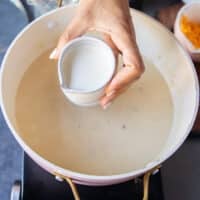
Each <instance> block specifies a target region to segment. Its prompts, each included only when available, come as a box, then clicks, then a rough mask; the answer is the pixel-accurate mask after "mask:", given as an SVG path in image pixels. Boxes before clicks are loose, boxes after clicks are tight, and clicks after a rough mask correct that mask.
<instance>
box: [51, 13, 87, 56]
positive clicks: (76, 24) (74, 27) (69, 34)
mask: <svg viewBox="0 0 200 200" xmlns="http://www.w3.org/2000/svg"><path fill="white" fill-rule="evenodd" d="M88 27H89V22H87V21H86V20H82V19H80V18H79V17H75V18H74V19H73V20H72V21H71V23H70V24H69V25H68V26H67V28H66V29H65V31H64V33H63V34H62V35H61V37H60V39H59V41H58V44H57V47H56V48H55V49H54V50H53V52H52V53H51V55H50V57H49V58H50V59H58V57H59V55H60V53H61V51H62V49H63V47H64V46H65V44H66V43H67V42H69V41H70V40H72V39H74V38H76V37H79V36H81V35H83V34H84V33H85V32H86V31H87V29H88Z"/></svg>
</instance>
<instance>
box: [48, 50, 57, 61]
mask: <svg viewBox="0 0 200 200" xmlns="http://www.w3.org/2000/svg"><path fill="white" fill-rule="evenodd" d="M56 54H57V49H56V48H55V49H54V50H53V51H52V52H51V54H50V56H49V59H55V56H56Z"/></svg>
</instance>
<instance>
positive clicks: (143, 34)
mask: <svg viewBox="0 0 200 200" xmlns="http://www.w3.org/2000/svg"><path fill="white" fill-rule="evenodd" d="M75 10H76V7H73V6H66V7H63V8H59V9H56V10H53V11H52V12H50V13H47V14H45V15H43V16H42V17H40V18H38V19H36V20H35V21H33V22H32V23H31V24H29V25H28V26H27V27H26V28H25V29H24V30H22V32H21V33H19V34H18V36H17V37H16V39H15V40H14V41H13V42H12V44H11V46H10V48H9V49H8V51H7V53H6V55H5V57H4V60H3V63H2V66H1V78H0V83H1V90H0V94H1V95H0V97H1V108H2V112H3V115H4V117H5V119H6V122H7V124H8V126H9V128H10V129H11V132H12V134H13V135H14V137H15V139H16V140H17V141H18V143H19V144H20V145H21V147H22V148H23V149H24V151H25V152H26V153H27V154H28V155H29V156H30V157H31V158H32V159H33V160H34V161H35V162H37V163H38V164H39V165H40V166H41V167H43V168H44V169H45V170H47V171H48V172H50V173H51V174H54V175H55V174H58V175H61V176H64V177H69V178H71V179H72V180H73V181H74V182H75V183H81V184H85V185H110V184H115V183H120V182H124V181H127V180H131V179H133V178H135V177H137V176H139V175H141V174H144V173H146V172H148V171H149V170H151V169H152V168H154V167H156V166H159V165H160V164H161V163H163V162H164V161H165V160H166V159H167V158H169V157H170V156H171V155H172V154H173V153H174V152H175V151H176V150H177V149H178V148H179V147H180V146H181V144H182V143H183V142H184V140H185V139H186V137H187V136H188V134H189V132H190V130H191V128H192V125H193V123H194V120H195V117H196V113H197V109H198V103H199V93H198V92H199V86H198V80H197V75H196V72H195V69H194V66H193V63H192V61H191V59H190V57H189V56H188V54H187V53H186V52H185V51H184V50H183V48H182V47H181V46H180V45H179V43H178V42H177V41H176V39H175V38H174V36H173V34H172V33H170V32H169V31H167V30H166V29H165V28H164V27H163V26H162V25H161V24H159V23H158V22H156V21H155V20H154V19H152V18H151V17H148V16H146V15H145V14H143V13H141V12H138V11H136V10H131V15H132V18H133V21H134V26H135V30H136V36H137V42H138V46H139V49H140V51H141V52H142V55H144V56H145V57H147V58H149V59H151V60H152V61H153V63H154V65H155V66H157V67H158V69H159V71H160V73H161V74H162V75H163V77H164V79H165V80H166V82H167V84H168V87H169V88H170V92H171V96H172V101H173V106H174V113H173V124H172V128H171V132H170V134H169V137H168V140H167V141H166V145H165V146H164V147H163V150H162V152H160V154H159V156H158V157H157V158H155V160H154V161H152V162H151V163H149V164H148V165H147V166H145V167H144V168H142V169H138V170H135V171H131V172H128V173H123V174H117V175H111V176H95V175H87V174H83V173H78V172H75V171H70V170H68V169H64V168H62V167H60V166H58V165H55V164H54V163H52V162H49V161H48V160H47V159H45V157H42V156H41V155H40V154H39V153H38V152H35V151H34V150H33V149H32V148H31V147H30V146H28V144H27V143H26V142H25V141H24V140H23V138H22V137H21V136H20V134H19V133H18V132H17V128H16V127H17V125H16V118H15V96H16V92H17V88H18V85H19V82H20V80H21V79H22V77H23V74H24V72H25V71H26V70H27V68H28V66H29V65H30V64H31V63H32V62H33V61H34V60H35V59H36V58H37V57H38V56H39V55H41V54H42V53H43V52H45V51H47V50H48V49H49V48H53V47H55V46H56V43H57V40H58V38H59V36H60V35H61V33H62V32H63V30H64V29H65V27H66V25H67V24H68V23H69V22H70V20H71V18H72V17H73V15H74V13H75ZM30 41H31V42H30Z"/></svg>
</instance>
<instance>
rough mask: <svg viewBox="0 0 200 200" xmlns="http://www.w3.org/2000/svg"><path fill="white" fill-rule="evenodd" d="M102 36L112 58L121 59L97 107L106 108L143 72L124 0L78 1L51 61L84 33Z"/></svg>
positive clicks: (126, 2)
mask: <svg viewBox="0 0 200 200" xmlns="http://www.w3.org/2000/svg"><path fill="white" fill-rule="evenodd" d="M90 30H96V31H100V32H102V33H103V36H104V40H105V41H106V42H107V43H108V44H109V45H110V47H111V48H112V49H113V51H114V53H115V55H116V56H117V55H118V54H119V53H121V54H122V56H123V62H124V65H123V67H122V68H121V69H120V70H119V71H118V72H117V73H116V75H115V76H114V77H113V79H112V80H111V82H110V83H109V85H108V86H107V88H106V91H105V96H103V97H102V98H101V100H100V104H101V106H102V107H103V108H104V109H106V108H107V107H108V105H109V104H110V103H111V102H112V101H113V100H114V99H115V98H116V97H117V96H119V95H120V94H121V93H122V92H124V90H125V89H126V88H127V87H128V86H129V85H130V84H131V83H132V82H134V81H135V80H137V79H138V78H139V77H140V76H141V74H142V73H143V72H144V64H143V61H142V58H141V55H140V52H139V50H138V47H137V44H136V38H135V32H134V27H133V24H132V20H131V16H130V12H129V5H128V0H80V5H79V7H78V10H77V13H76V15H75V17H74V18H73V20H72V21H71V23H70V24H69V25H68V26H67V27H66V29H65V31H64V33H63V34H62V36H61V37H60V39H59V42H58V45H57V47H56V49H55V50H54V51H53V52H52V53H51V55H50V58H51V59H58V57H59V55H60V53H61V50H62V49H63V47H64V46H65V44H66V43H67V42H68V41H70V40H72V39H74V38H76V37H79V36H81V35H83V34H85V33H86V32H87V31H90Z"/></svg>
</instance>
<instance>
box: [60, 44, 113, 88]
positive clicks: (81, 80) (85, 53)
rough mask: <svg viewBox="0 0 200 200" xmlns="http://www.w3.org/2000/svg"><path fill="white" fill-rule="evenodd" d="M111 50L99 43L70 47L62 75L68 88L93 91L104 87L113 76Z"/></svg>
mask: <svg viewBox="0 0 200 200" xmlns="http://www.w3.org/2000/svg"><path fill="white" fill-rule="evenodd" d="M112 61H113V62H114V60H112V55H111V52H110V51H109V53H108V50H107V49H104V48H102V47H101V46H100V47H99V45H95V44H93V45H91V44H90V43H89V44H87V43H84V42H83V43H82V44H79V46H78V47H76V46H75V47H74V48H72V49H70V50H69V51H68V52H67V54H66V56H65V57H64V61H63V66H62V68H63V70H62V73H63V74H62V77H63V83H64V86H65V87H66V88H70V89H76V90H81V91H92V90H97V89H99V88H102V86H104V85H105V84H106V83H107V82H108V81H109V80H110V79H111V77H112V74H113V67H114V63H113V62H112Z"/></svg>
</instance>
